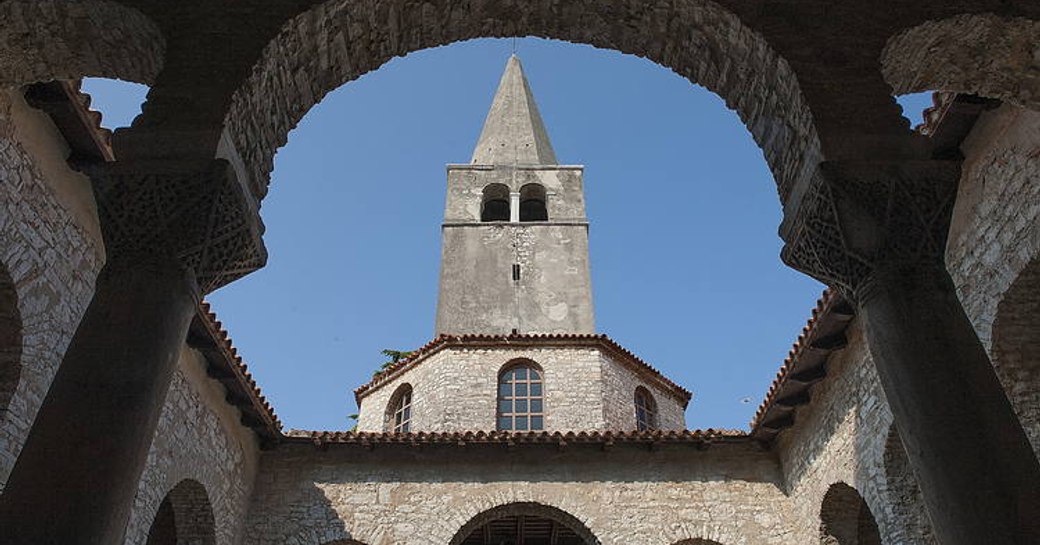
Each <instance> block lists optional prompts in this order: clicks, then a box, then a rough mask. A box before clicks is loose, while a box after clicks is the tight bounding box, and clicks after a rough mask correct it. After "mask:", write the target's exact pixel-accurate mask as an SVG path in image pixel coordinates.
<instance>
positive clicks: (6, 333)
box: [0, 264, 22, 422]
mask: <svg viewBox="0 0 1040 545" xmlns="http://www.w3.org/2000/svg"><path fill="white" fill-rule="evenodd" d="M21 375H22V315H21V312H20V311H19V310H18V292H17V291H16V290H15V288H14V280H12V279H11V274H10V273H9V272H8V270H7V267H4V266H3V265H2V264H0V422H3V421H4V420H6V418H5V417H6V415H7V407H8V405H10V403H11V398H13V397H14V392H15V390H17V389H18V380H19V379H20V378H21Z"/></svg>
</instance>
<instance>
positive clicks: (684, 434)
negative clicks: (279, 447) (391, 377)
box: [284, 429, 750, 447]
mask: <svg viewBox="0 0 1040 545" xmlns="http://www.w3.org/2000/svg"><path fill="white" fill-rule="evenodd" d="M748 439H750V437H749V436H748V434H747V433H746V432H742V431H737V430H714V429H707V430H649V431H620V432H619V431H580V432H574V431H569V432H548V431H541V432H510V431H462V432H417V433H393V432H379V433H370V432H352V431H305V430H290V431H288V432H287V433H286V434H285V435H284V440H285V441H286V442H290V443H313V444H314V445H316V446H324V445H329V444H352V445H362V446H369V447H372V446H376V445H393V444H404V445H418V444H443V445H459V446H462V445H468V444H501V445H514V444H516V445H519V444H528V445H529V444H543V445H544V444H550V445H567V444H590V443H591V444H603V445H611V444H623V443H635V444H656V443H661V444H665V443H693V444H702V445H708V444H712V443H723V442H730V443H732V442H744V441H747V440H748Z"/></svg>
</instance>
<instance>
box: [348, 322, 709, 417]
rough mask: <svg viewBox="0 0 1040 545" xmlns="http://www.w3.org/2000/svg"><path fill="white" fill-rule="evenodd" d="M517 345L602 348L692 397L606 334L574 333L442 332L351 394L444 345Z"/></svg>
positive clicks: (361, 394) (682, 396)
mask: <svg viewBox="0 0 1040 545" xmlns="http://www.w3.org/2000/svg"><path fill="white" fill-rule="evenodd" d="M516 346H524V347H528V346H538V347H546V346H555V347H560V346H580V347H589V348H598V349H602V350H605V351H607V352H609V353H611V354H612V355H614V356H615V357H617V359H618V360H620V361H621V362H623V363H625V364H626V365H628V366H629V367H630V368H632V369H633V370H635V371H636V372H638V373H642V374H643V375H644V376H645V377H646V378H648V379H649V380H651V381H652V382H654V383H656V384H657V386H659V387H660V388H662V389H663V390H664V391H666V392H668V393H670V394H672V395H673V396H674V397H675V398H676V399H677V400H679V401H680V402H681V403H682V405H683V408H685V407H686V406H687V404H688V403H689V402H690V399H691V398H692V397H693V394H692V393H691V392H690V391H689V390H687V389H685V388H683V387H682V386H679V385H678V384H676V383H674V382H672V381H671V380H669V379H668V378H667V377H665V376H664V375H663V374H662V373H661V372H660V371H658V370H657V369H656V368H654V367H653V366H651V365H650V364H648V363H646V362H645V361H643V360H642V359H640V358H639V357H638V356H636V355H635V354H633V353H632V352H630V351H629V350H627V349H625V348H624V347H623V346H621V345H620V344H618V343H617V342H615V341H614V340H612V339H611V338H610V337H608V336H607V335H603V334H580V333H574V334H510V335H441V336H439V337H437V338H436V339H433V340H432V341H430V342H429V343H427V344H425V345H424V346H422V347H420V348H419V349H417V350H416V351H415V354H414V355H413V356H412V357H409V358H406V359H404V360H401V361H400V362H398V363H396V364H394V365H392V366H390V367H389V368H388V369H386V370H385V371H383V372H381V373H379V374H377V375H375V377H374V378H373V379H372V380H371V381H369V382H368V383H367V384H364V385H362V386H360V387H358V388H357V389H355V390H354V398H355V400H356V401H357V402H358V404H359V405H360V404H361V400H362V399H364V398H365V397H366V396H367V395H369V394H370V393H372V392H373V391H375V390H377V389H379V388H381V387H382V386H384V385H386V384H388V383H390V382H392V381H393V380H394V379H396V378H397V377H399V376H401V375H402V374H404V373H405V372H406V371H408V370H409V369H412V368H413V367H415V366H417V365H419V364H420V363H421V362H423V361H424V360H426V359H427V358H428V357H430V356H432V355H433V354H436V353H438V352H440V351H441V350H443V349H445V348H449V347H450V348H463V347H464V348H473V347H485V348H504V347H516Z"/></svg>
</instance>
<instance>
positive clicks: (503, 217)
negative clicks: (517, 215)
mask: <svg viewBox="0 0 1040 545" xmlns="http://www.w3.org/2000/svg"><path fill="white" fill-rule="evenodd" d="M509 200H510V199H509V186H507V185H505V184H489V185H487V186H486V187H484V195H483V198H482V199H481V201H480V221H509V216H510V210H509V208H510V203H509Z"/></svg>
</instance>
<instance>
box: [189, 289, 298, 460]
mask: <svg viewBox="0 0 1040 545" xmlns="http://www.w3.org/2000/svg"><path fill="white" fill-rule="evenodd" d="M193 335H194V339H193ZM200 336H203V337H206V338H207V339H208V342H207V340H199V337H200ZM188 342H189V344H191V345H193V347H194V348H196V349H199V350H200V351H201V352H202V353H203V356H204V357H205V358H206V361H207V364H208V365H209V366H211V367H213V369H209V370H207V372H208V373H209V374H210V375H211V376H214V378H217V380H219V381H220V382H221V384H223V385H224V387H225V388H227V389H228V391H229V392H230V393H231V395H229V396H228V399H229V402H231V401H230V400H232V399H234V400H237V402H235V403H232V404H234V405H236V406H237V407H239V409H241V410H242V411H243V413H249V414H250V415H251V416H253V415H255V417H256V418H257V419H258V421H252V420H248V419H247V418H246V417H245V416H243V424H245V425H247V426H249V427H251V428H253V429H254V431H256V432H257V433H258V434H260V435H261V436H262V437H264V438H265V439H268V440H277V439H279V438H281V436H282V433H281V429H282V423H281V422H280V421H279V420H278V417H277V416H276V415H275V412H274V409H273V408H272V407H271V404H270V403H269V402H268V401H267V398H266V397H264V396H263V395H262V393H261V391H260V387H259V386H258V385H257V384H256V381H255V380H253V376H252V375H251V374H250V373H249V371H248V370H247V369H248V366H247V365H246V364H245V363H244V362H243V361H242V357H241V356H239V354H238V349H237V348H235V347H234V345H233V344H232V341H231V337H230V336H229V335H228V333H227V331H226V330H224V329H223V327H222V324H221V322H220V321H219V320H217V315H216V313H214V312H213V310H212V307H211V306H210V304H209V303H208V302H206V301H203V302H202V303H201V304H199V306H198V308H197V310H196V312H195V319H194V320H192V327H191V330H190V332H189V339H188Z"/></svg>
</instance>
